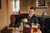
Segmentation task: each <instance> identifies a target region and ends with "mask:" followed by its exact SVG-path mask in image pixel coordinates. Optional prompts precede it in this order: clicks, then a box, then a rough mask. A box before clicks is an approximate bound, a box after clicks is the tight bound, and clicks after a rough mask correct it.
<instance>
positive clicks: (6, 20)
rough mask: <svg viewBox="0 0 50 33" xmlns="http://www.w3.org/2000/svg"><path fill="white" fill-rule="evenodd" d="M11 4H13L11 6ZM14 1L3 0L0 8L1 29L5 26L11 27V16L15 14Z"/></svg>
mask: <svg viewBox="0 0 50 33" xmlns="http://www.w3.org/2000/svg"><path fill="white" fill-rule="evenodd" d="M10 5H11V6H10ZM12 5H13V3H12V2H11V1H10V0H8V1H7V0H1V9H0V30H2V29H3V28H4V27H5V26H7V28H9V24H10V22H11V21H10V16H11V15H12V14H13V8H12Z"/></svg>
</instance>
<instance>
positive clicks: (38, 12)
mask: <svg viewBox="0 0 50 33" xmlns="http://www.w3.org/2000/svg"><path fill="white" fill-rule="evenodd" d="M25 1H27V2H25ZM29 1H30V2H29ZM20 3H21V5H20V7H21V9H20V12H21V13H28V10H29V9H28V7H31V6H34V7H35V5H36V1H35V0H21V2H20ZM24 4H25V5H24ZM28 4H30V5H28ZM49 10H50V3H48V8H47V9H36V12H35V14H36V15H42V13H43V12H47V15H48V16H50V11H49Z"/></svg>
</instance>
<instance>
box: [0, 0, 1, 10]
mask: <svg viewBox="0 0 50 33" xmlns="http://www.w3.org/2000/svg"><path fill="white" fill-rule="evenodd" d="M0 9H1V0H0Z"/></svg>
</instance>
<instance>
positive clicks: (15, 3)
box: [13, 0, 20, 12]
mask: <svg viewBox="0 0 50 33" xmlns="http://www.w3.org/2000/svg"><path fill="white" fill-rule="evenodd" d="M18 11H20V0H13V12H18Z"/></svg>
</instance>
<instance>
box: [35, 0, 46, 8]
mask: <svg viewBox="0 0 50 33" xmlns="http://www.w3.org/2000/svg"><path fill="white" fill-rule="evenodd" d="M36 8H47V0H36Z"/></svg>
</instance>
